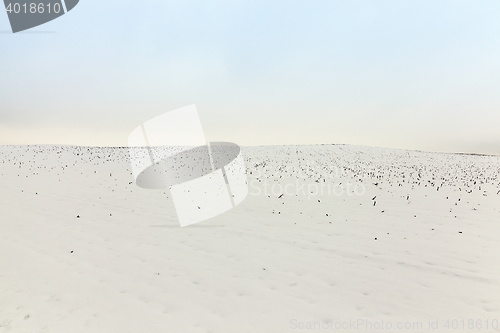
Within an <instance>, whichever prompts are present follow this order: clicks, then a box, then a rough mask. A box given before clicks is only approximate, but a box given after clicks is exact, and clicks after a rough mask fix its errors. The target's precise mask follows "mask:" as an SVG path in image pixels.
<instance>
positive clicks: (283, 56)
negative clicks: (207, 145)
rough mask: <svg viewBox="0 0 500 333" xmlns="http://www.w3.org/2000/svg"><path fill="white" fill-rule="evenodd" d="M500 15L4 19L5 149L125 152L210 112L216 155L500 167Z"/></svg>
mask: <svg viewBox="0 0 500 333" xmlns="http://www.w3.org/2000/svg"><path fill="white" fill-rule="evenodd" d="M499 17H500V1H497V0H494V1H493V0H491V1H490V0H485V1H477V0H469V1H463V0H442V1H436V0H432V1H428V0H414V1H402V0H377V1H373V0H364V1H361V0H349V1H332V0H315V1H255V0H253V1H238V0H232V1H210V2H208V1H203V2H202V1H145V2H133V1H117V0H108V1H97V0H81V1H80V3H79V5H78V6H77V7H75V9H73V10H72V11H71V12H70V13H68V14H66V15H64V16H62V17H61V18H59V19H56V20H54V21H52V22H49V23H47V24H45V25H42V26H39V27H36V28H34V29H32V30H29V31H28V32H53V33H24V34H23V33H19V34H9V33H6V32H7V31H9V30H10V26H9V22H8V18H7V14H6V13H5V12H2V13H0V32H2V33H0V144H38V143H40V144H41V143H60V144H79V145H118V146H126V145H127V136H128V134H129V132H130V131H132V130H133V129H134V128H135V127H136V126H138V125H139V124H140V123H142V122H144V121H146V120H148V119H150V118H152V117H154V116H157V115H159V114H161V113H163V112H167V111H170V110H174V109H176V108H179V107H182V106H186V105H190V104H196V106H197V108H198V111H199V114H200V117H201V120H202V123H203V126H204V129H205V133H206V137H207V139H209V140H211V141H231V142H235V143H238V144H240V145H264V144H313V143H345V144H360V145H370V146H382V147H393V148H408V149H420V150H431V151H447V152H478V153H496V154H500V93H499V92H500V61H499V59H500V20H499Z"/></svg>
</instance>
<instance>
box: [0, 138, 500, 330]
mask: <svg viewBox="0 0 500 333" xmlns="http://www.w3.org/2000/svg"><path fill="white" fill-rule="evenodd" d="M242 152H243V155H244V157H245V162H246V165H247V177H248V181H249V185H250V187H249V195H248V197H247V198H246V200H245V201H244V202H243V203H241V204H240V205H239V206H237V207H236V208H234V209H232V210H230V211H228V212H227V213H225V214H223V215H220V216H218V217H215V218H213V219H211V220H208V221H205V222H202V223H199V224H195V225H192V226H189V227H185V228H180V227H179V223H178V221H177V217H176V212H175V208H174V206H173V203H172V201H171V198H169V193H168V191H163V190H146V189H142V188H139V187H137V186H136V185H135V183H134V179H133V177H132V175H131V173H130V162H129V158H128V150H127V149H125V148H87V147H69V146H65V147H57V146H3V147H0V332H2V333H3V332H16V333H17V332H64V333H69V332H71V333H75V332H106V333H109V332H120V333H121V332H149V333H154V332H179V333H183V332H275V333H278V332H294V331H307V332H311V331H313V332H316V331H318V332H321V331H327V332H330V331H332V332H339V331H343V332H372V331H373V332H424V331H435V332H448V331H450V332H457V331H460V332H467V331H474V332H500V157H499V156H478V155H459V154H440V153H426V152H415V151H403V150H391V149H381V148H369V147H359V146H345V145H318V146H271V147H247V148H243V149H242Z"/></svg>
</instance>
